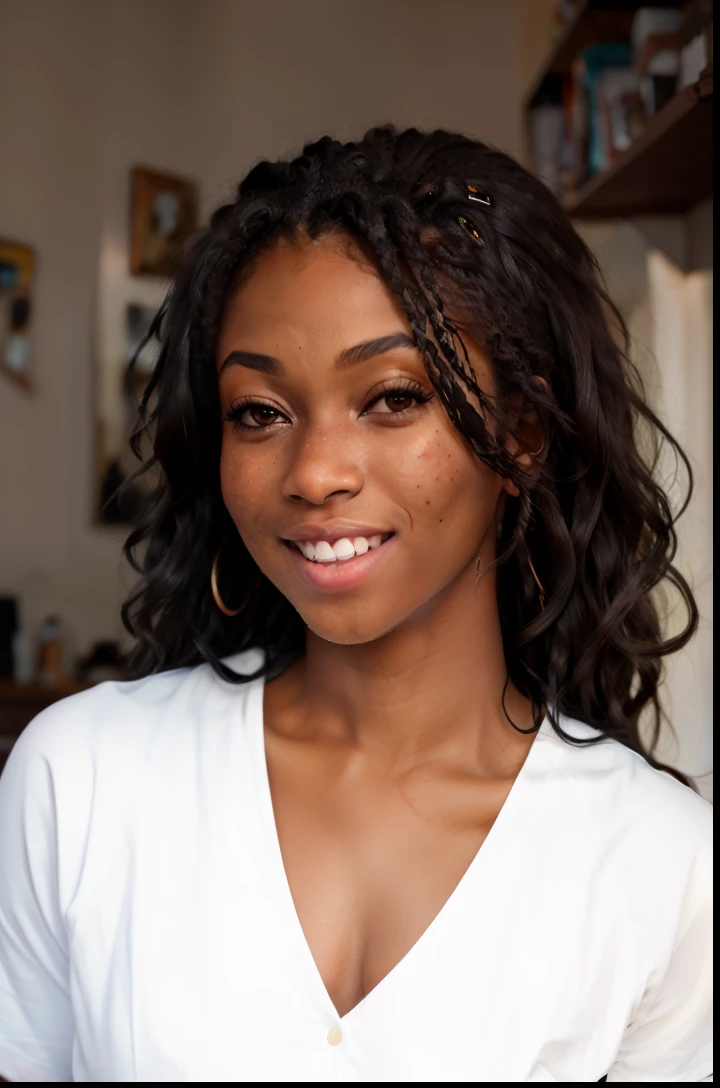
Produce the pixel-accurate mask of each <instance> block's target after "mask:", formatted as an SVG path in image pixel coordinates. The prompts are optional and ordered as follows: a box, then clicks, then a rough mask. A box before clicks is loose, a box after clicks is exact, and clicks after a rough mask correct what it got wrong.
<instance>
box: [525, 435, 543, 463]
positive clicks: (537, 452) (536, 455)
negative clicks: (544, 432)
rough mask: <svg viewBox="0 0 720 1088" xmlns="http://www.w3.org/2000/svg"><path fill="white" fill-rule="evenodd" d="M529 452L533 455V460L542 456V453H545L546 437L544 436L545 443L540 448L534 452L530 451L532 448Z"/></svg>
mask: <svg viewBox="0 0 720 1088" xmlns="http://www.w3.org/2000/svg"><path fill="white" fill-rule="evenodd" d="M528 453H529V454H530V456H531V457H532V458H533V460H534V459H535V458H536V457H542V455H543V454H544V453H545V439H544V438H543V443H542V446H541V447H540V449H538V450H535V451H534V452H532V453H531V452H530V450H528Z"/></svg>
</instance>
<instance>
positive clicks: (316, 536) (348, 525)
mask: <svg viewBox="0 0 720 1088" xmlns="http://www.w3.org/2000/svg"><path fill="white" fill-rule="evenodd" d="M392 531H393V530H392V529H378V528H376V527H373V526H371V525H360V524H359V523H358V522H356V521H328V522H326V523H325V524H324V525H320V524H317V523H312V524H311V523H310V522H308V523H307V524H305V525H298V526H297V528H295V529H290V530H288V532H286V533H283V536H282V539H283V540H291V541H292V542H293V543H295V544H297V543H299V542H300V541H306V540H307V541H312V542H313V543H315V542H316V541H318V540H327V541H328V543H329V544H334V543H335V541H336V540H342V539H343V538H344V537H348V538H349V539H350V540H352V539H353V538H357V537H359V536H363V537H365V539H367V538H368V537H371V536H387V534H388V533H391V532H392Z"/></svg>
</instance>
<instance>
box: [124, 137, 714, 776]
mask: <svg viewBox="0 0 720 1088" xmlns="http://www.w3.org/2000/svg"><path fill="white" fill-rule="evenodd" d="M301 232H302V233H304V234H305V235H307V236H309V237H312V238H315V237H317V236H318V235H320V234H325V233H328V232H341V233H344V234H346V235H349V236H351V237H352V238H354V239H355V240H356V241H357V243H359V244H360V246H361V247H362V248H363V249H364V251H365V252H369V253H370V254H371V255H372V257H373V259H374V260H375V262H376V265H377V268H378V270H379V273H380V274H381V275H382V277H383V278H384V279H385V280H386V282H387V283H388V285H389V286H390V288H391V289H392V290H393V292H395V294H396V295H397V297H398V298H399V300H400V302H401V303H402V306H403V308H404V311H405V313H406V315H407V319H408V322H409V324H410V327H411V329H412V334H413V337H414V339H415V342H416V344H417V346H418V348H419V349H420V351H421V352H422V354H423V357H424V360H425V365H426V368H427V372H428V376H429V378H430V380H431V382H432V384H433V386H434V388H435V390H436V392H437V394H438V396H439V398H440V400H441V402H442V404H443V405H444V407H445V409H446V411H447V413H448V416H449V417H450V419H451V421H452V423H453V424H454V425H455V427H457V429H458V430H459V431H460V432H461V433H462V435H463V436H464V437H465V439H466V441H467V442H468V444H469V446H470V447H471V449H472V450H473V451H474V453H475V454H476V456H477V457H479V458H480V459H481V460H483V461H484V462H485V463H486V464H487V465H489V466H490V467H491V468H492V469H494V470H495V471H497V472H498V473H500V474H501V475H503V476H505V477H509V478H510V479H512V480H514V481H515V483H516V484H517V486H518V488H519V491H520V495H519V498H516V499H512V498H511V499H509V501H508V503H507V507H506V513H505V517H504V520H503V525H502V530H501V538H500V546H499V553H500V558H499V560H498V566H497V587H498V588H497V592H498V604H499V610H500V618H501V626H502V636H503V643H504V648H505V656H506V662H507V668H508V674H509V677H510V679H511V680H512V681H513V683H514V684H515V686H516V687H517V688H518V689H519V690H520V691H521V692H522V693H523V694H525V695H526V696H527V697H528V698H530V699H531V700H532V702H533V704H534V705H535V706H541V707H544V708H546V712H547V714H548V716H549V718H550V720H551V722H552V724H553V726H554V727H555V729H556V730H557V731H558V732H559V733H560V734H561V735H562V736H564V735H565V734H564V733H563V730H562V726H561V723H560V720H559V715H560V714H565V715H568V716H570V717H573V718H576V719H579V720H581V721H584V722H587V723H588V724H590V725H592V726H594V727H596V728H597V729H598V730H599V731H600V733H601V734H602V735H609V736H612V737H615V738H616V739H617V740H619V741H621V742H622V743H623V744H625V745H627V746H628V747H630V748H632V749H634V750H635V751H638V752H641V753H642V754H643V755H645V757H646V758H647V759H649V760H650V762H653V763H654V762H655V761H654V759H653V756H652V750H653V748H654V746H655V743H656V741H657V737H658V733H659V729H660V724H661V707H660V701H659V697H658V689H659V684H660V680H661V676H662V658H663V657H664V656H665V655H667V654H670V653H672V652H674V651H675V650H678V649H680V648H681V647H682V646H684V645H685V644H686V643H687V642H688V640H689V639H690V637H691V636H692V634H693V632H694V630H695V628H696V625H697V608H696V605H695V601H694V600H693V596H692V593H691V591H690V588H689V586H688V585H687V583H686V581H685V580H684V578H683V577H682V575H681V574H680V573H679V572H678V570H677V569H676V568H675V567H674V566H673V558H674V556H675V550H676V543H677V542H676V533H675V528H674V525H675V520H676V517H677V516H678V515H677V514H676V513H674V512H673V510H672V509H671V505H670V502H669V499H668V496H667V495H666V493H665V492H664V490H663V488H662V487H661V486H660V485H659V483H658V482H656V480H655V479H654V476H653V469H654V465H655V464H656V462H657V453H658V450H659V448H660V446H661V445H662V444H663V443H666V444H669V446H670V447H671V448H672V449H673V450H674V451H675V454H676V456H677V458H679V459H680V461H681V462H682V463H683V464H684V465H685V468H686V470H687V473H688V481H689V486H688V496H687V498H688V499H689V493H690V490H691V487H692V475H691V473H690V468H689V465H688V463H687V459H686V457H685V455H684V454H683V452H682V450H681V449H680V447H679V446H678V445H677V443H676V442H675V440H674V439H673V438H672V436H671V435H670V434H669V433H668V431H667V430H666V429H665V427H664V426H663V424H662V423H661V422H660V421H659V420H658V418H657V417H656V416H655V415H654V414H653V412H652V411H651V410H650V408H649V407H648V405H647V404H646V403H645V400H644V397H643V394H642V386H641V383H640V380H639V378H638V375H637V373H636V372H635V370H634V368H633V367H632V365H631V363H630V362H629V359H628V337H627V331H626V329H625V326H624V324H623V321H622V318H621V316H620V314H619V313H618V312H617V310H616V309H615V307H614V306H613V304H612V302H611V301H610V299H609V298H608V297H607V295H606V293H605V291H604V290H603V287H602V284H601V280H600V277H599V275H598V270H597V267H596V264H595V261H594V259H593V257H592V255H591V253H590V251H589V250H588V248H587V247H586V245H585V244H584V242H583V241H582V240H581V238H580V237H579V235H578V234H577V233H576V231H575V229H574V228H573V226H572V224H571V223H570V221H569V219H568V217H567V216H566V214H565V212H564V211H563V209H562V208H561V206H560V204H559V203H558V201H557V200H556V199H555V197H554V196H553V195H552V194H551V193H550V192H549V191H548V189H547V188H545V186H544V185H542V184H541V183H540V182H539V181H538V180H537V179H536V178H534V177H533V176H532V175H531V174H529V173H528V172H527V171H526V170H524V169H523V168H522V167H521V166H520V165H519V164H518V163H517V162H515V161H514V160H513V159H512V158H510V157H509V156H507V155H505V154H503V153H502V152H500V151H497V150H495V149H493V148H490V147H487V146H486V145H484V144H482V143H479V142H477V141H476V140H472V139H468V138H466V137H464V136H461V135H457V134H454V133H450V132H445V131H435V132H427V133H425V132H420V131H418V130H416V129H408V130H405V131H398V130H396V129H395V128H393V127H392V126H383V127H379V128H374V129H372V130H370V131H369V132H368V133H367V134H366V135H365V137H364V138H363V139H362V140H360V141H359V142H354V143H345V144H343V143H340V142H338V141H336V140H333V139H331V138H330V137H324V138H323V139H321V140H318V141H317V142H314V143H309V144H307V145H306V146H305V147H304V149H303V152H302V154H301V155H299V156H298V157H297V158H295V159H293V160H292V161H281V162H267V161H263V162H260V163H259V164H258V165H256V166H255V167H254V168H253V169H252V170H251V171H250V173H249V174H248V175H247V177H246V178H245V179H244V180H243V181H242V182H241V183H240V185H239V186H238V188H237V195H236V198H235V200H234V201H232V202H231V203H228V204H225V205H224V206H222V207H220V208H218V210H217V211H215V213H214V215H213V216H212V219H211V222H210V225H209V227H208V228H207V230H205V231H204V233H203V234H202V235H201V236H200V237H199V238H198V239H197V241H196V242H195V244H194V245H193V247H192V249H191V250H190V252H189V253H188V256H187V258H186V260H185V262H184V265H183V267H182V268H181V269H180V271H179V274H178V276H177V279H176V282H175V284H174V286H173V288H172V291H171V293H170V295H169V296H168V299H167V301H166V303H165V305H164V306H163V308H162V309H161V311H160V313H159V314H158V315H157V317H156V319H155V323H154V326H153V329H152V330H151V332H152V333H157V332H158V331H159V330H160V331H161V340H162V347H161V350H160V352H159V355H158V358H157V363H156V366H155V369H154V372H153V374H152V377H151V380H150V383H149V386H148V387H147V390H146V392H145V395H144V398H143V402H142V405H141V407H140V419H139V423H138V426H137V429H136V431H135V435H134V438H133V443H134V448H135V450H136V452H138V453H139V451H140V449H141V447H142V444H143V440H144V439H149V441H150V442H151V445H152V452H151V455H150V456H149V457H148V458H147V460H146V461H145V462H144V464H143V466H142V468H141V469H140V470H139V471H140V472H141V473H143V472H148V471H149V470H151V469H152V470H153V471H154V472H159V474H160V484H159V486H158V487H157V488H155V489H154V491H153V493H152V496H151V498H150V499H149V501H148V504H147V508H146V509H145V511H144V512H143V514H142V516H141V518H140V520H139V522H138V523H137V524H136V526H135V527H134V529H133V531H132V532H131V533H130V536H129V538H128V540H127V543H126V545H125V554H126V556H127V558H128V559H129V560H130V561H131V563H133V565H134V567H135V569H136V570H137V571H138V572H139V573H140V574H141V579H140V582H139V584H138V586H137V587H136V588H135V590H134V592H133V593H132V594H131V595H130V597H129V599H128V600H127V601H126V603H125V605H124V608H123V620H124V623H125V625H126V627H127V629H128V630H129V631H130V632H131V634H132V635H133V636H134V637H135V650H134V653H133V655H132V659H131V672H132V675H134V676H141V675H147V674H149V673H154V672H158V671H160V670H164V669H169V668H176V667H180V666H189V665H193V664H196V663H199V662H202V661H207V662H209V663H210V664H211V665H212V667H213V668H214V669H215V670H216V671H217V672H218V673H220V675H222V676H223V677H224V678H225V679H226V680H231V681H233V682H238V683H242V682H244V681H246V680H248V679H251V677H248V676H242V675H239V674H237V673H235V672H233V671H232V670H231V669H230V668H229V667H228V666H227V665H226V664H224V663H223V662H222V661H221V658H223V657H224V656H227V655H230V654H232V653H235V652H238V651H241V650H244V649H247V648H250V647H259V648H262V649H263V650H264V651H265V662H264V664H263V666H262V668H261V669H260V671H259V673H255V674H253V677H252V678H254V677H255V676H257V675H260V674H265V675H266V676H273V675H277V674H279V673H280V672H281V671H282V670H283V669H284V668H285V667H286V665H287V663H288V662H289V661H291V660H292V659H293V658H294V657H295V656H297V654H298V653H299V652H300V651H301V649H302V647H303V640H304V626H303V624H302V621H301V620H300V618H299V616H298V615H297V613H296V612H295V610H294V609H293V608H292V606H291V605H290V604H289V603H288V601H287V600H286V599H285V598H284V597H283V596H282V595H281V594H280V592H279V591H278V590H277V589H276V588H275V587H274V586H273V585H272V584H271V583H270V582H269V581H268V580H267V579H266V578H264V577H263V576H262V575H261V574H260V572H259V571H258V569H257V567H256V565H255V563H254V561H253V560H252V558H251V557H250V555H249V553H248V552H247V551H246V549H245V548H244V546H243V544H242V541H241V540H239V538H238V534H237V531H236V529H235V527H234V525H233V523H232V521H231V519H230V516H229V514H228V512H227V510H226V508H225V506H224V504H223V500H222V496H221V490H220V477H219V461H220V442H221V414H220V405H219V399H218V388H217V377H216V366H215V363H216V360H215V353H216V344H217V338H218V332H219V327H220V322H221V318H222V313H223V307H224V304H225V302H226V299H227V297H228V293H229V292H230V291H231V290H232V289H233V286H234V285H235V284H236V283H237V282H238V277H239V276H242V275H244V274H249V272H250V270H251V267H252V262H253V260H254V259H255V258H256V257H257V255H258V254H259V253H260V252H261V251H262V250H263V249H265V248H267V247H269V246H271V245H272V244H273V242H274V241H276V240H277V239H278V238H279V237H286V238H293V237H297V236H298V234H299V233H301ZM456 314H462V315H463V327H467V328H472V330H473V334H474V335H475V336H476V337H477V339H478V340H479V341H480V342H482V343H483V344H484V346H485V348H486V350H487V352H488V354H489V356H490V358H491V359H492V362H493V366H494V372H495V378H496V384H497V402H496V404H499V405H502V404H503V403H507V398H508V396H509V395H510V394H513V396H514V398H515V402H516V403H517V400H518V397H522V402H523V403H524V405H525V407H526V408H527V409H529V410H530V409H534V410H535V411H537V412H538V413H539V415H540V417H541V419H542V421H543V424H544V429H545V456H544V462H543V468H542V472H541V474H540V477H539V479H537V480H532V479H531V478H530V477H529V476H528V475H527V474H526V473H525V472H523V471H522V470H521V469H519V468H518V467H517V466H516V464H515V462H514V460H513V459H512V457H510V456H509V454H508V453H507V452H506V450H505V448H504V445H503V444H502V443H500V442H498V441H496V440H495V439H493V437H492V434H491V433H490V430H489V429H488V427H487V426H486V418H487V412H488V411H492V410H495V407H496V405H493V404H491V403H490V401H489V399H488V398H487V397H486V395H485V393H484V392H483V391H482V390H481V389H479V388H478V387H477V385H476V384H475V379H474V375H473V373H472V371H471V370H470V368H469V365H468V360H467V355H466V354H465V352H464V347H463V344H462V337H461V335H460V333H459V331H458V329H457V328H456V327H455V326H454V325H453V318H454V317H455V315H456ZM451 315H452V317H451ZM458 323H460V322H459V321H458ZM537 377H539V378H542V379H543V381H542V382H538V381H536V380H534V379H536V378H537ZM643 435H644V437H643ZM649 440H650V446H648V441H649ZM648 449H650V453H648ZM684 505H687V501H686V502H685V504H684ZM683 509H684V506H683ZM680 512H682V511H680ZM227 542H231V543H230V545H229V546H230V547H232V548H233V549H234V550H235V561H234V562H233V563H232V571H231V573H230V574H229V575H228V580H227V583H226V585H225V586H224V590H223V592H224V593H225V592H226V593H227V594H228V596H227V597H226V599H230V600H232V601H233V602H238V601H241V600H243V601H245V602H246V607H245V608H244V610H243V612H242V614H241V615H240V616H238V617H236V618H229V617H227V616H225V615H223V614H222V613H221V612H220V611H219V610H218V609H217V607H216V605H215V603H214V601H213V598H212V595H211V591H210V572H211V567H212V563H213V559H214V557H215V555H216V553H217V552H218V549H219V548H220V547H221V546H227ZM228 565H229V564H226V566H228ZM535 574H536V575H537V580H536V578H535V576H534V575H535ZM538 581H539V582H540V583H541V585H542V589H543V596H542V598H540V599H539V590H538ZM661 583H665V584H666V585H667V584H668V583H670V584H672V586H674V588H675V590H676V591H677V592H679V594H680V596H681V597H682V599H683V601H684V604H685V606H686V609H687V623H686V625H685V627H684V629H683V630H682V631H681V632H680V633H679V634H675V635H674V636H673V637H671V638H664V637H663V632H662V620H661V616H660V613H659V610H658V604H657V599H656V594H653V590H654V589H655V588H656V587H658V586H660V585H661ZM644 710H649V711H650V714H651V716H652V718H653V723H654V731H653V730H651V739H650V743H649V744H647V743H644V742H643V739H642V737H641V733H640V729H639V720H640V716H641V714H642V712H643V711H644ZM566 739H569V738H566Z"/></svg>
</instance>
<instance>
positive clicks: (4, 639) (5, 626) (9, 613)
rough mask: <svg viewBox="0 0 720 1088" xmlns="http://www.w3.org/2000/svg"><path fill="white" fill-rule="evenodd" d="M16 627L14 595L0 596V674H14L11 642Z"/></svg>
mask: <svg viewBox="0 0 720 1088" xmlns="http://www.w3.org/2000/svg"><path fill="white" fill-rule="evenodd" d="M17 629H18V607H17V600H16V599H15V597H0V676H6V677H14V676H15V659H14V654H13V644H14V641H15V635H16V633H17Z"/></svg>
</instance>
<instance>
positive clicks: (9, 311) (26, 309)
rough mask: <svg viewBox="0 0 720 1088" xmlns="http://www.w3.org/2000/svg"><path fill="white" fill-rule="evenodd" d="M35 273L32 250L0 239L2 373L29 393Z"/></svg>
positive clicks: (0, 355)
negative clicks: (31, 320) (30, 339)
mask: <svg viewBox="0 0 720 1088" xmlns="http://www.w3.org/2000/svg"><path fill="white" fill-rule="evenodd" d="M34 270H35V251H34V250H33V249H32V248H31V247H30V246H26V245H22V244H21V243H19V242H9V241H5V240H3V239H2V238H0V370H2V372H3V373H4V374H6V375H7V376H8V377H9V378H12V380H13V381H15V382H17V383H18V384H19V385H21V386H23V387H24V388H25V389H28V390H29V389H32V381H31V379H30V355H29V344H30V341H29V333H30V315H31V295H32V281H33V273H34Z"/></svg>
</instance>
